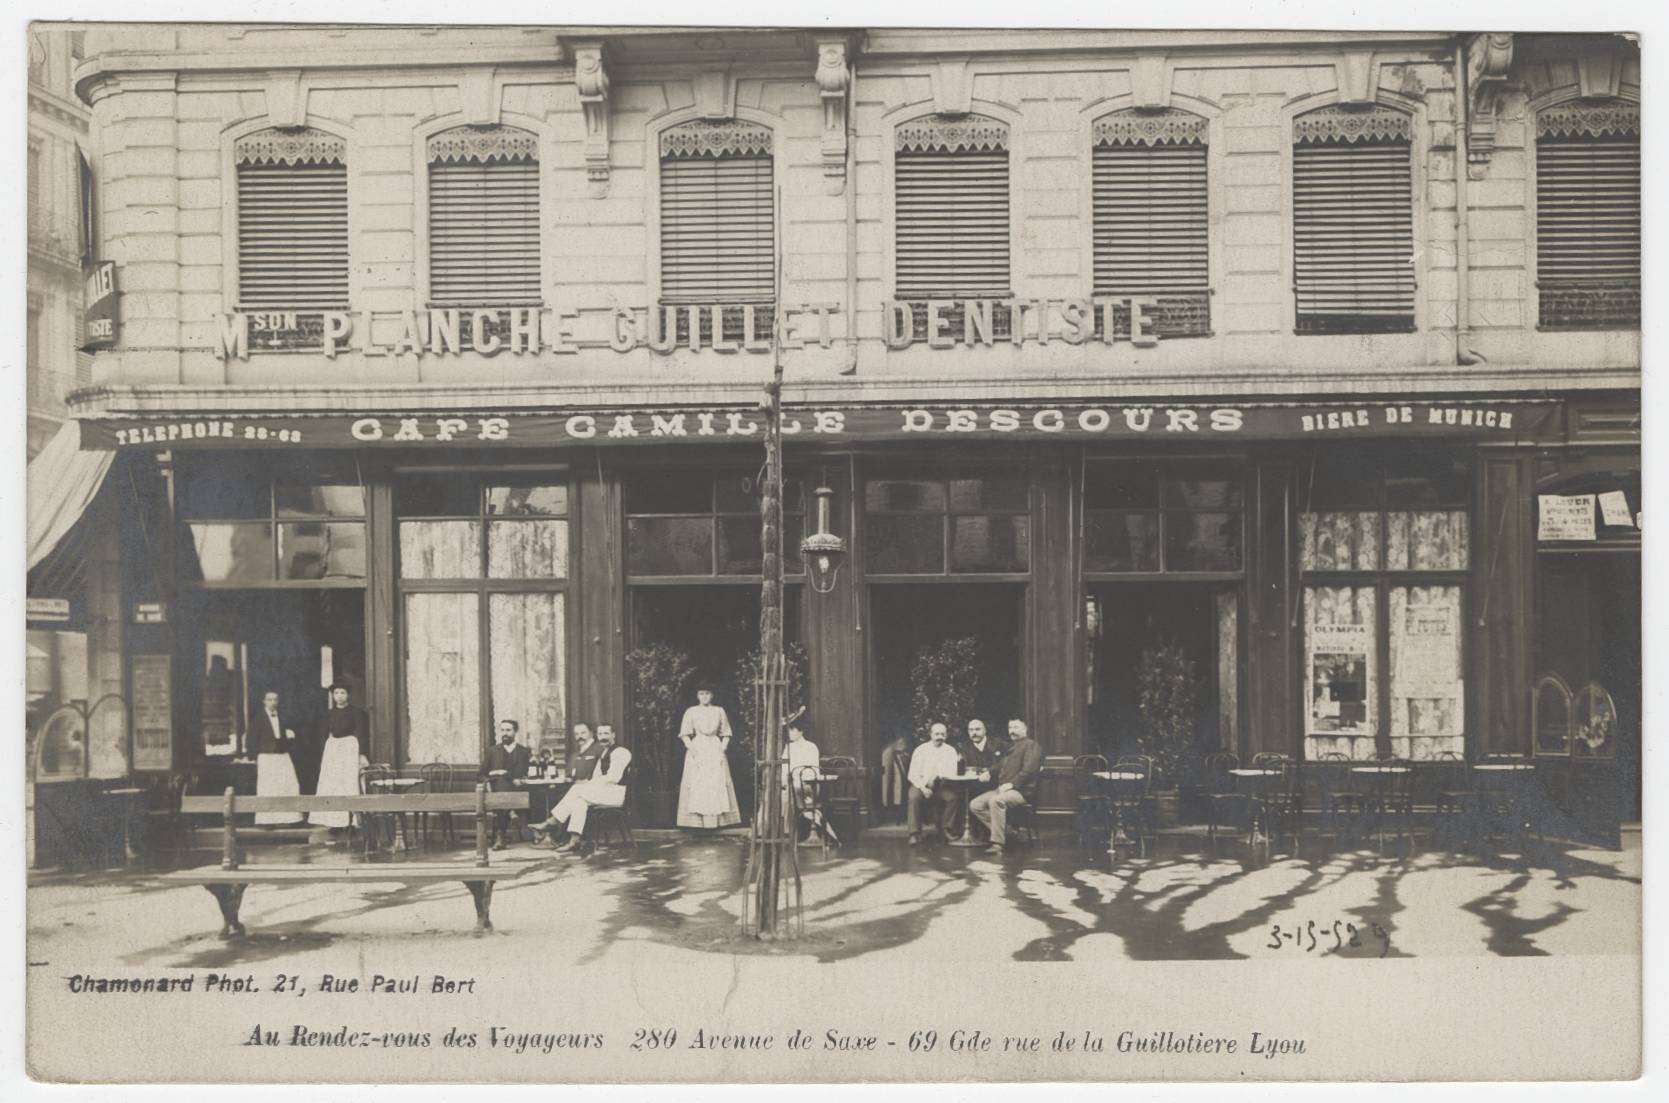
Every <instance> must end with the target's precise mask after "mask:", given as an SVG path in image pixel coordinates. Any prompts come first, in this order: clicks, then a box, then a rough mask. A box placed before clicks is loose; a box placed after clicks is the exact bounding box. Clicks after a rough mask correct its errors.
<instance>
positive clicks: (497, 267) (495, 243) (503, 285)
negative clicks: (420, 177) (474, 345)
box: [429, 156, 543, 307]
mask: <svg viewBox="0 0 1669 1103" xmlns="http://www.w3.org/2000/svg"><path fill="white" fill-rule="evenodd" d="M429 297H430V300H431V302H432V303H433V304H434V305H444V306H479V307H492V306H530V305H537V304H538V303H540V302H541V301H542V300H543V295H542V293H541V289H540V275H539V162H538V161H537V160H535V159H533V158H531V157H526V156H518V157H514V158H505V159H495V160H487V161H480V160H464V161H432V162H430V164H429Z"/></svg>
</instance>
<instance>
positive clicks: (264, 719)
mask: <svg viewBox="0 0 1669 1103" xmlns="http://www.w3.org/2000/svg"><path fill="white" fill-rule="evenodd" d="M295 747H296V733H295V732H293V731H291V730H290V729H289V728H287V727H285V726H284V719H283V716H282V715H281V714H280V713H279V711H278V693H277V691H276V690H270V689H269V690H267V691H266V693H264V694H262V696H261V707H260V708H259V709H258V710H256V712H255V715H254V716H253V717H251V718H250V721H249V749H250V750H251V751H253V752H254V753H255V795H256V796H258V797H298V796H300V795H301V782H300V781H298V780H297V779H296V764H295V760H294V759H293V758H292V757H291V753H292V752H293V751H294V750H295ZM301 821H302V817H301V815H300V814H299V813H296V812H257V813H255V823H256V824H257V825H258V826H261V827H280V826H283V825H285V824H293V823H300V822H301Z"/></svg>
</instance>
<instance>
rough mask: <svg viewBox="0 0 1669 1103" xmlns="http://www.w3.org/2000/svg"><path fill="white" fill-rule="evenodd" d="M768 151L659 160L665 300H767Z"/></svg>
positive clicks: (771, 243)
mask: <svg viewBox="0 0 1669 1103" xmlns="http://www.w3.org/2000/svg"><path fill="white" fill-rule="evenodd" d="M773 207H774V203H773V197H772V177H771V158H770V157H769V156H759V155H747V154H726V153H702V154H694V155H680V156H667V157H663V158H662V159H661V299H662V300H663V301H665V302H671V303H769V302H771V301H772V300H773V299H774V298H775V295H776V259H775V253H776V242H775V218H774V216H773Z"/></svg>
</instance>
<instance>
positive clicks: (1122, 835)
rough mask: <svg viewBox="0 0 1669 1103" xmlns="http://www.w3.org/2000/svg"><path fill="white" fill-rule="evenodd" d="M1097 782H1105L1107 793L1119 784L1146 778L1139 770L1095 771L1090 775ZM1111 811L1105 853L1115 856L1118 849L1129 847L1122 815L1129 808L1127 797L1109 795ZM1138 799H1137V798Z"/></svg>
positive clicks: (1128, 836) (1114, 794) (1128, 837)
mask: <svg viewBox="0 0 1669 1103" xmlns="http://www.w3.org/2000/svg"><path fill="white" fill-rule="evenodd" d="M1092 776H1093V777H1094V778H1095V779H1096V780H1097V781H1105V782H1106V783H1107V786H1108V789H1109V791H1111V790H1112V788H1113V787H1114V786H1116V785H1117V784H1118V783H1120V782H1129V781H1141V780H1143V779H1144V778H1146V777H1147V775H1146V774H1144V773H1142V772H1141V771H1140V770H1097V771H1095V773H1094V774H1093V775H1092ZM1110 795H1111V800H1112V809H1113V830H1112V833H1111V834H1110V835H1109V837H1108V839H1107V853H1108V854H1112V855H1114V856H1117V854H1118V848H1119V847H1121V846H1129V845H1130V834H1129V832H1127V831H1125V829H1124V813H1125V810H1126V808H1128V807H1130V804H1131V799H1130V798H1129V797H1124V798H1121V797H1119V796H1118V794H1117V793H1110ZM1138 799H1139V798H1138Z"/></svg>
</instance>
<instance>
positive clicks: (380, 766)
mask: <svg viewBox="0 0 1669 1103" xmlns="http://www.w3.org/2000/svg"><path fill="white" fill-rule="evenodd" d="M393 777H394V767H393V766H390V765H389V764H388V763H386V762H373V763H372V764H371V765H369V766H361V767H360V768H359V793H360V795H361V796H374V795H375V794H377V793H378V792H380V791H381V790H380V789H378V788H377V785H376V782H379V781H388V780H390V779H392V778H393ZM359 821H360V824H359V825H360V828H361V830H363V831H364V832H365V853H367V854H369V853H371V850H372V847H373V845H376V846H382V845H384V844H386V845H387V846H389V847H393V845H394V826H393V824H391V823H390V822H389V821H388V819H387V817H385V816H384V815H383V814H382V813H381V812H364V813H361V814H360V817H359ZM353 824H354V817H353V816H352V815H351V814H350V815H349V816H348V845H349V846H352V845H353Z"/></svg>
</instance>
